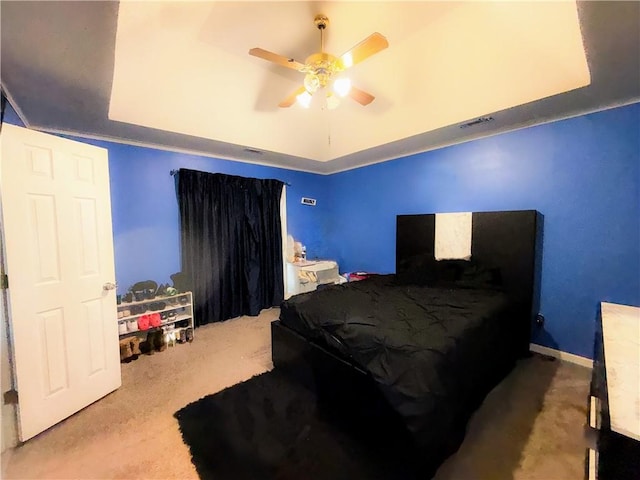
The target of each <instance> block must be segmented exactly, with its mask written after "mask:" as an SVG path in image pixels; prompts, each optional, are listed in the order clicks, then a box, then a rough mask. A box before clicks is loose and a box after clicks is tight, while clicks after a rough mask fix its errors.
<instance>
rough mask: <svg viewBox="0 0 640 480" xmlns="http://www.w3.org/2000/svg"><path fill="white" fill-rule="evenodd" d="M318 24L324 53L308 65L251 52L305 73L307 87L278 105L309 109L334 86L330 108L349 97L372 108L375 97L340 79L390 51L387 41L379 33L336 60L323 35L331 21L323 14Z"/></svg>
mask: <svg viewBox="0 0 640 480" xmlns="http://www.w3.org/2000/svg"><path fill="white" fill-rule="evenodd" d="M314 23H315V25H316V27H317V28H318V30H320V52H318V53H314V54H312V55H310V56H309V57H308V58H307V59H306V60H305V63H300V62H296V61H295V60H294V59H293V58H287V57H284V56H282V55H278V54H277V53H273V52H269V51H267V50H263V49H262V48H252V49H251V50H249V55H253V56H254V57H258V58H262V59H264V60H267V61H269V62H273V63H276V64H278V65H281V66H283V67H287V68H291V69H293V70H297V71H299V72H301V73H304V74H305V77H304V85H303V86H302V87H300V88H298V89H297V90H296V91H294V92H293V93H292V94H291V95H289V96H288V97H287V98H285V99H284V100H283V101H282V102H280V103H279V104H278V106H280V107H290V106H291V105H293V104H294V103H295V102H296V101H297V102H298V103H299V104H300V105H302V106H303V107H306V108H308V107H309V105H310V104H311V98H312V95H313V94H314V93H316V92H317V91H318V90H319V89H321V88H325V87H327V86H330V87H331V89H328V90H327V96H326V105H327V108H329V109H332V108H335V107H336V106H337V105H338V103H339V100H338V97H346V96H349V97H351V98H352V99H354V100H355V101H356V102H358V103H360V104H361V105H369V104H370V103H371V102H372V101H373V100H374V98H375V97H374V96H373V95H371V94H370V93H367V92H365V91H363V90H360V89H358V88H356V87H354V86H352V85H351V81H350V80H349V79H348V78H347V77H343V76H340V73H341V72H343V71H344V70H346V69H348V68H350V67H352V66H353V65H355V64H357V63H360V62H362V61H363V60H366V59H367V58H369V57H370V56H371V55H373V54H374V53H378V52H379V51H381V50H384V49H385V48H387V47H388V46H389V42H387V39H386V38H385V37H384V36H383V35H381V34H379V33H377V32H376V33H373V34H371V35H369V36H368V37H367V38H365V39H364V40H363V41H361V42H360V43H358V44H357V45H356V46H354V47H353V48H351V50H348V51H347V52H345V53H344V54H342V55H341V56H340V57H336V56H334V55H331V54H330V53H327V52H325V51H324V37H323V32H324V30H325V29H326V28H327V26H328V25H329V19H328V18H327V17H326V16H325V15H322V14H320V15H316V17H315V19H314Z"/></svg>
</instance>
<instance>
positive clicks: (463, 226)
mask: <svg viewBox="0 0 640 480" xmlns="http://www.w3.org/2000/svg"><path fill="white" fill-rule="evenodd" d="M472 217H473V214H472V213H471V212H462V213H436V233H435V237H436V238H435V242H434V243H435V252H434V253H435V258H436V260H471V232H472V223H471V219H472Z"/></svg>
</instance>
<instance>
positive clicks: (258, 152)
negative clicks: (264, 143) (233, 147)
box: [244, 148, 262, 155]
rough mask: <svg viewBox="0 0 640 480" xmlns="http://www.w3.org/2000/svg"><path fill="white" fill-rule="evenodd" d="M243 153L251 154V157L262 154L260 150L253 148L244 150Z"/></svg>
mask: <svg viewBox="0 0 640 480" xmlns="http://www.w3.org/2000/svg"><path fill="white" fill-rule="evenodd" d="M244 151H245V152H247V153H252V154H253V155H262V152H261V151H260V150H256V149H255V148H245V149H244Z"/></svg>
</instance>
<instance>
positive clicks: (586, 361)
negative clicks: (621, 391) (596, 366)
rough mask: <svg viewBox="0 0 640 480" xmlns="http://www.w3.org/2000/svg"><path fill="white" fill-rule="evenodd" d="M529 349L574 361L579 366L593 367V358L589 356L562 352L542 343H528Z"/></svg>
mask: <svg viewBox="0 0 640 480" xmlns="http://www.w3.org/2000/svg"><path fill="white" fill-rule="evenodd" d="M529 350H531V351H532V352H536V353H539V354H541V355H548V356H549V357H554V358H557V359H559V360H564V361H566V362H570V363H575V364H576V365H580V366H581V367H587V368H593V360H591V359H590V358H586V357H581V356H580V355H574V354H573V353H567V352H562V351H560V350H556V349H554V348H549V347H543V346H542V345H538V344H535V343H530V344H529Z"/></svg>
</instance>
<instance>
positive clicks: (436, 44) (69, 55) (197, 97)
mask: <svg viewBox="0 0 640 480" xmlns="http://www.w3.org/2000/svg"><path fill="white" fill-rule="evenodd" d="M639 5H640V4H639V3H637V2H608V1H605V2H591V1H588V2H580V3H578V4H577V5H576V4H575V3H573V2H567V1H565V2H562V1H558V2H486V1H485V2H483V1H476V2H279V3H273V2H139V1H137V2H133V1H126V2H120V3H119V4H118V3H115V2H20V1H18V2H8V1H2V3H1V4H0V8H1V12H0V13H1V19H2V25H1V27H2V30H1V34H2V52H1V53H2V57H1V60H2V86H3V88H4V89H5V91H6V92H7V94H8V96H9V99H10V101H11V102H12V104H13V105H14V106H15V107H16V109H17V110H18V112H19V114H20V115H21V116H22V117H23V120H25V122H26V123H27V124H28V125H29V126H31V127H32V128H37V129H41V130H45V131H54V132H65V133H72V134H76V135H80V136H87V137H93V138H105V139H110V140H116V141H123V142H127V143H139V144H144V145H153V146H157V147H160V148H166V149H174V150H180V151H190V152H194V153H200V154H206V155H211V156H216V157H222V158H231V159H237V160H243V161H249V162H255V163H263V164H270V165H277V166H283V167H285V168H294V169H299V170H306V171H313V172H318V173H331V172H335V171H340V170H344V169H348V168H354V167H357V166H360V165H365V164H370V163H375V162H379V161H384V160H387V159H390V158H397V157H399V156H402V155H406V154H410V153H415V152H419V151H425V150H429V149H433V148H438V147H440V146H443V145H448V144H452V143H456V142H460V141H466V140H469V139H472V138H478V137H481V136H486V135H490V134H493V133H498V132H502V131H507V130H511V129H514V128H521V127H524V126H529V125H533V124H537V123H542V122H546V121H551V120H554V119H557V118H565V117H568V116H573V115H579V114H581V113H585V112H590V111H595V110H599V109H603V108H608V107H611V106H616V105H621V104H626V103H631V102H634V101H638V100H639V99H640V61H639V58H640V33H639V32H640V22H639V21H638V19H639V18H640V8H639ZM317 13H324V14H326V15H327V16H328V17H329V18H330V22H331V23H330V25H329V27H328V29H327V31H326V34H325V50H326V51H329V52H330V53H333V54H335V55H340V54H342V53H343V52H345V51H346V50H348V49H349V48H351V47H352V46H353V45H355V44H356V43H358V42H359V41H361V40H362V39H364V38H365V37H366V36H368V35H369V34H371V33H373V32H374V31H378V32H380V33H382V34H383V35H385V36H386V37H387V39H388V41H389V48H388V49H386V50H383V51H382V52H380V53H378V54H376V55H374V56H372V57H371V58H369V59H367V60H365V61H364V62H362V63H361V64H358V65H355V66H354V67H352V68H351V69H349V70H348V74H349V77H350V78H351V79H352V81H353V83H354V84H355V85H356V86H358V87H359V88H361V89H364V90H366V91H368V92H370V93H372V94H373V95H375V96H376V100H375V101H374V102H373V103H372V104H370V105H369V106H366V107H363V106H361V105H359V104H357V103H355V102H353V101H352V100H350V99H345V100H343V101H342V103H341V105H340V106H339V107H338V108H337V109H336V110H332V111H329V110H325V109H323V108H322V105H321V104H320V102H319V101H318V100H316V101H315V104H314V105H312V107H311V109H309V110H304V109H302V108H300V107H299V106H297V105H294V106H293V107H291V108H288V109H281V108H278V107H277V104H278V103H279V102H280V101H281V100H282V99H283V98H285V97H286V96H288V95H289V94H290V93H291V92H292V91H293V90H295V89H296V88H297V87H299V86H300V85H301V81H302V77H303V75H302V74H301V73H299V72H296V71H293V70H289V69H286V68H283V67H280V66H277V65H274V64H271V63H269V62H266V61H264V60H262V59H259V58H256V57H252V56H249V55H248V53H247V52H248V50H249V49H250V48H252V47H261V48H264V49H266V50H270V51H273V52H275V53H278V54H281V55H284V56H286V57H290V58H295V59H296V60H298V61H300V62H304V60H305V58H306V57H307V56H308V55H309V54H311V53H314V52H316V51H318V50H319V43H320V38H319V33H318V31H317V29H316V28H315V26H314V25H313V17H314V16H315V15H316V14H317ZM489 115H490V116H492V117H493V118H494V121H493V122H490V123H487V124H482V125H478V126H475V127H470V128H465V129H461V128H460V127H459V125H460V124H462V123H464V122H467V121H470V120H473V119H475V118H478V117H480V116H489ZM247 148H248V149H255V150H259V151H260V153H254V152H250V151H247V150H246V149H247Z"/></svg>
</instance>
